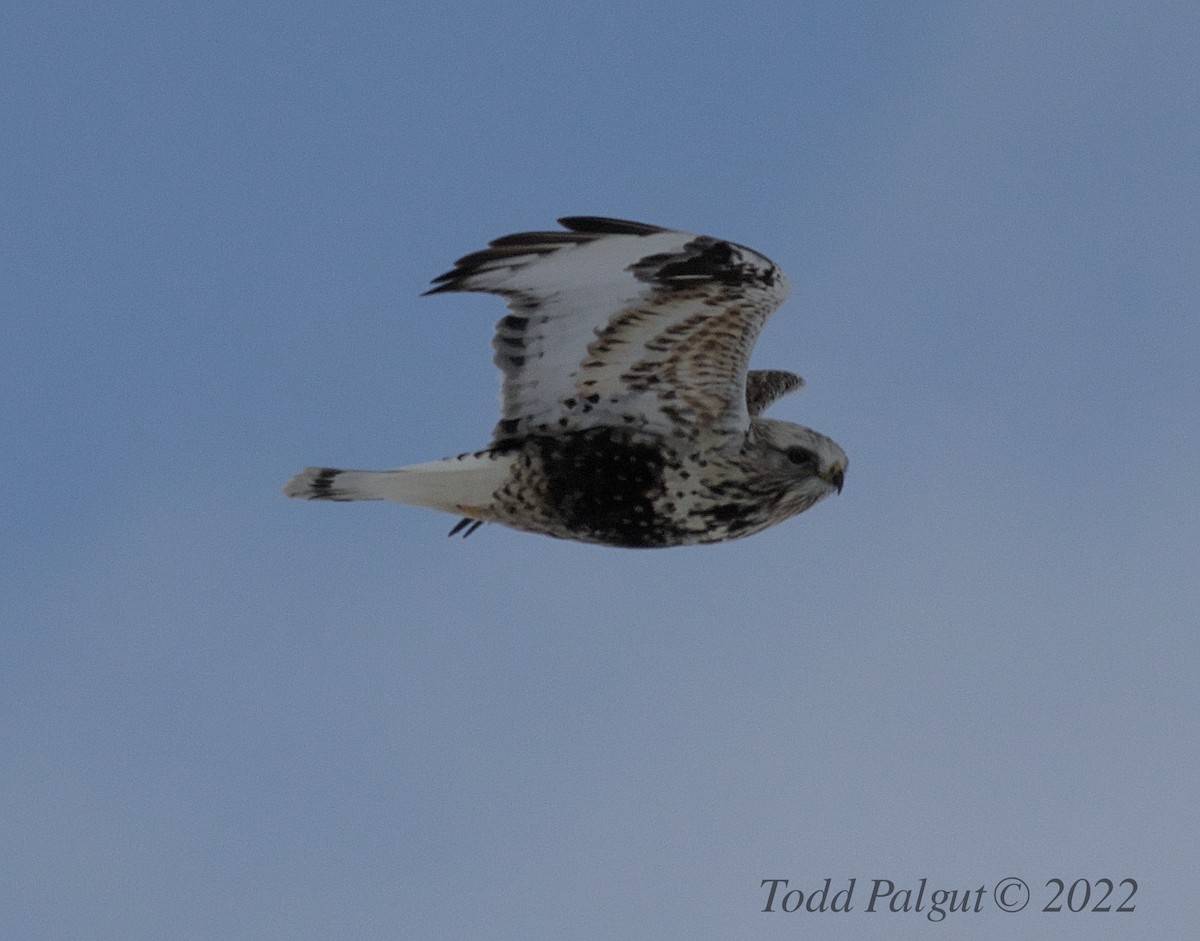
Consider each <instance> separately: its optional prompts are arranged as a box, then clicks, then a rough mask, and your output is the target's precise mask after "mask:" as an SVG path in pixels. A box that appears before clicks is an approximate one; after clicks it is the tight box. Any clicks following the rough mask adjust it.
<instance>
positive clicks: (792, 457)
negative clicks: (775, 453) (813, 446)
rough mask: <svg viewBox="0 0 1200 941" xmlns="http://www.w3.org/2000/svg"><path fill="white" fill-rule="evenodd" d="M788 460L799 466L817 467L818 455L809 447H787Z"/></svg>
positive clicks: (813, 468) (814, 468)
mask: <svg viewBox="0 0 1200 941" xmlns="http://www.w3.org/2000/svg"><path fill="white" fill-rule="evenodd" d="M787 456H788V460H789V461H791V462H792V463H793V464H795V465H797V466H798V467H807V468H811V469H812V470H814V471H815V470H816V468H817V456H816V455H815V454H813V452H812V451H810V450H808V448H801V447H794V448H788V449H787Z"/></svg>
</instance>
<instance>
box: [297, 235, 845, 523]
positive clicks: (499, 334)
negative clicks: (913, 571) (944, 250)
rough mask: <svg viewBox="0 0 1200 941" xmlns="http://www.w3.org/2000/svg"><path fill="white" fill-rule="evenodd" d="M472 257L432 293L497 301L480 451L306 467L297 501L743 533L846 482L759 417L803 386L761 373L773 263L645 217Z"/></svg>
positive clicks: (831, 464)
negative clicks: (492, 378)
mask: <svg viewBox="0 0 1200 941" xmlns="http://www.w3.org/2000/svg"><path fill="white" fill-rule="evenodd" d="M559 223H560V224H561V225H562V226H563V227H564V228H565V230H566V231H562V232H522V233H518V234H516V235H506V236H504V237H503V238H498V239H496V240H495V241H494V242H492V243H491V244H490V245H489V246H488V247H487V248H485V249H483V250H482V251H478V252H474V253H472V254H470V255H466V256H464V257H462V258H460V259H459V260H458V261H457V262H456V263H455V265H454V268H453V269H451V270H450V271H448V272H446V273H445V274H443V275H441V276H440V277H438V278H435V279H434V285H435V287H433V288H432V289H431V290H429V291H427V292H426V293H428V294H440V293H443V292H448V291H484V292H487V293H490V294H499V295H500V296H501V297H503V298H504V299H505V301H506V302H507V303H508V307H509V310H510V313H509V314H508V316H506V317H504V318H503V319H501V321H500V322H499V323H498V324H497V325H496V335H495V338H494V340H493V341H492V346H493V347H494V348H495V351H496V355H495V361H496V364H497V365H498V366H499V367H500V369H501V370H502V371H503V375H504V384H503V391H502V394H501V398H502V406H501V415H500V421H499V422H498V423H497V425H496V428H495V431H494V432H493V434H492V440H491V443H490V444H488V446H487V447H486V448H484V449H483V450H481V451H474V452H471V453H468V454H462V455H459V456H458V457H452V458H447V459H446V460H442V461H431V462H429V463H426V464H414V465H410V466H408V467H401V468H398V469H396V470H386V471H360V470H339V469H337V468H332V467H309V468H305V469H304V470H302V471H301V472H300V473H299V474H297V475H296V476H295V477H293V478H292V479H291V480H290V481H288V483H287V485H286V486H285V487H284V493H285V494H287V495H288V496H289V497H305V498H308V499H312V500H395V501H398V502H400V503H409V504H415V505H417V506H426V507H433V508H434V509H437V510H444V511H446V512H449V513H455V514H458V515H459V516H461V517H463V519H462V520H461V522H459V524H458V525H457V526H455V527H454V529H453V530H451V534H452V535H453V534H454V533H456V532H459V531H462V530H466V534H467V535H469V534H470V533H471V532H472V531H474V530H475V529H476V528H477V527H478V526H480V525H481V524H483V523H485V522H487V523H503V524H505V525H507V526H511V527H513V528H515V529H521V530H525V531H527V532H533V533H544V534H546V535H548V536H557V537H559V538H563V539H577V540H580V541H582V542H591V543H600V544H603V545H609V546H631V547H658V546H684V545H692V544H695V543H708V542H720V541H722V540H725V539H735V538H737V537H740V536H748V535H750V534H751V533H756V532H758V531H759V530H761V529H765V528H766V527H768V526H771V525H773V524H774V523H778V522H781V521H782V520H785V519H787V518H788V517H789V516H794V515H795V514H797V513H801V512H803V511H804V510H807V509H808V508H809V507H810V506H812V505H813V504H814V503H816V502H817V501H818V500H820V499H821V498H823V497H826V496H828V495H829V494H831V493H833V492H834V491H839V492H840V491H841V489H842V479H843V476H844V474H845V472H846V463H847V460H846V454H845V452H844V451H843V450H842V449H841V448H840V447H838V445H837V444H835V443H834V442H833V441H831V440H830V439H829V438H827V437H825V435H823V434H820V433H819V432H816V431H813V430H812V429H810V428H805V427H803V426H801V425H794V424H791V423H790V422H783V421H775V420H773V419H770V418H762V417H760V416H761V413H762V411H763V410H764V409H765V408H766V407H767V406H768V405H770V404H771V402H773V401H774V400H775V399H777V398H779V397H780V396H781V395H784V394H786V393H788V392H791V391H793V390H794V389H798V388H799V387H800V386H801V385H802V384H803V380H802V379H801V378H800V377H799V376H797V375H795V374H793V373H790V372H783V371H780V370H774V369H771V370H750V369H748V368H747V367H748V363H749V360H750V351H751V349H752V348H753V346H754V341H755V340H756V339H757V337H758V333H759V331H760V330H761V329H762V326H763V324H764V323H765V322H766V320H767V318H768V317H769V316H770V315H771V313H772V312H773V311H774V310H775V309H776V308H777V307H778V306H779V304H780V303H781V302H782V301H783V299H784V298H785V297H786V296H787V293H788V282H787V279H786V278H785V277H784V276H783V273H782V272H781V271H780V270H779V268H778V267H776V266H775V264H774V263H773V262H771V261H769V260H768V259H767V258H764V257H763V256H762V255H760V254H758V253H757V252H755V251H752V250H751V249H749V248H746V247H745V246H742V245H736V244H734V243H732V242H725V241H722V240H720V239H715V238H711V237H709V236H706V235H693V234H690V233H687V232H676V231H673V230H671V229H663V228H659V227H658V226H653V225H645V224H643V223H640V222H626V221H623V220H619V219H604V218H599V217H594V216H570V217H567V218H565V219H560V220H559Z"/></svg>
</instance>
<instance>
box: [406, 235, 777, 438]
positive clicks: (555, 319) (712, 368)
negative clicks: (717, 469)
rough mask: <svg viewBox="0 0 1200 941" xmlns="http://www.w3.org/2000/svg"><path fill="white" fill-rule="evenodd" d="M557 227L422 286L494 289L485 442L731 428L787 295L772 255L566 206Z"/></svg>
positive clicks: (743, 416)
mask: <svg viewBox="0 0 1200 941" xmlns="http://www.w3.org/2000/svg"><path fill="white" fill-rule="evenodd" d="M559 222H560V223H561V224H562V225H563V226H564V227H565V228H566V230H567V231H565V232H523V233H519V234H516V235H506V236H504V237H503V238H498V239H496V240H495V241H494V242H492V243H491V244H490V245H489V246H488V247H487V248H485V249H483V250H482V251H479V252H474V253H473V254H470V255H466V256H465V257H463V258H460V259H459V260H458V262H457V263H456V264H455V266H454V268H453V269H452V270H451V271H448V272H446V273H445V274H443V275H442V276H440V277H438V278H436V279H434V284H435V285H436V286H435V287H434V288H432V289H431V290H430V291H428V292H427V293H429V294H436V293H439V292H442V291H485V292H489V293H492V294H499V295H500V296H502V297H503V298H504V299H505V300H506V301H507V302H508V306H509V309H510V310H511V313H510V314H509V315H508V316H507V317H504V318H503V319H502V320H501V321H500V322H499V323H498V324H497V326H496V335H495V339H494V340H493V342H492V345H493V347H494V348H495V350H496V356H495V360H496V364H497V365H498V366H499V367H500V369H501V370H502V371H503V374H504V388H503V393H502V407H501V416H500V422H499V423H498V424H497V426H496V430H495V433H494V436H493V442H494V443H496V444H500V443H504V442H507V441H512V440H514V439H521V438H524V437H526V436H528V435H536V434H559V433H563V432H567V431H578V430H583V429H586V428H594V427H598V426H609V427H611V426H616V427H626V428H630V429H634V430H645V431H651V432H657V433H660V434H671V435H678V434H684V435H686V436H689V437H694V436H696V435H698V434H700V433H701V432H705V431H707V432H715V433H718V434H720V433H737V432H741V431H744V430H745V429H746V428H747V427H748V425H749V421H750V411H749V409H748V407H747V395H746V392H747V390H746V372H747V362H748V361H749V358H750V351H751V349H752V348H753V346H754V341H755V340H756V339H757V337H758V333H759V331H760V330H761V329H762V325H763V324H764V323H765V322H766V319H767V318H768V317H769V316H770V315H771V313H772V312H773V311H774V310H775V309H776V308H777V307H778V306H779V304H780V303H781V302H782V301H783V299H784V298H785V297H786V296H787V293H788V282H787V279H786V278H785V277H784V276H783V273H782V272H781V271H780V270H779V268H778V267H776V265H775V264H774V263H772V262H771V261H770V260H768V259H767V258H764V257H763V256H762V255H760V254H758V253H757V252H755V251H752V250H751V249H749V248H746V247H744V246H742V245H736V244H734V243H732V242H725V241H721V240H720V239H715V238H710V237H709V236H705V235H693V234H690V233H687V232H676V231H673V230H670V229H662V228H659V227H657V226H652V225H644V224H642V223H638V222H625V221H622V220H618V219H603V218H598V217H593V216H571V217H568V218H565V219H560V220H559Z"/></svg>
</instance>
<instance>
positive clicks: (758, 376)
mask: <svg viewBox="0 0 1200 941" xmlns="http://www.w3.org/2000/svg"><path fill="white" fill-rule="evenodd" d="M803 385H804V380H803V379H801V378H800V377H799V376H797V375H796V374H795V373H794V372H785V371H784V370H782V369H751V370H750V371H749V372H748V373H746V408H747V410H748V411H749V412H750V417H751V418H753V417H754V416H755V415H761V414H762V413H763V411H764V410H765V409H766V407H767V406H768V405H770V404H771V403H772V402H774V401H775V400H776V399H778V398H782V397H783V396H785V395H787V394H788V393H789V392H795V391H796V390H797V389H799V388H801V387H802V386H803Z"/></svg>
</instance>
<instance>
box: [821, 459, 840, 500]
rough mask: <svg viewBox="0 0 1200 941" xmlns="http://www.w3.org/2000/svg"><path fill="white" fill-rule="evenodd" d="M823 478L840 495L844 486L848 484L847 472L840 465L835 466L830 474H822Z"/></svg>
mask: <svg viewBox="0 0 1200 941" xmlns="http://www.w3.org/2000/svg"><path fill="white" fill-rule="evenodd" d="M821 477H822V478H823V479H824V480H825V482H826V483H827V484H829V485H830V486H831V487H834V488H835V489H836V490H837V492H838V493H841V492H842V484H844V483H845V482H846V471H845V469H844V468H842V467H841V466H840V465H834V467H833V468H832V469H831V470H830V471H829V473H828V474H822V475H821Z"/></svg>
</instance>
